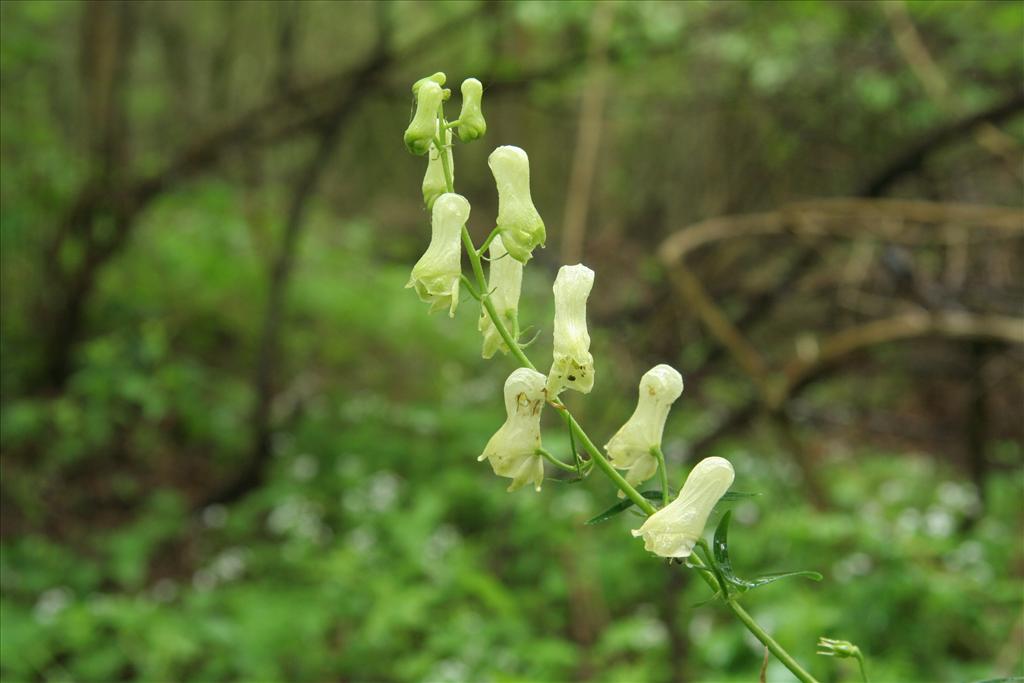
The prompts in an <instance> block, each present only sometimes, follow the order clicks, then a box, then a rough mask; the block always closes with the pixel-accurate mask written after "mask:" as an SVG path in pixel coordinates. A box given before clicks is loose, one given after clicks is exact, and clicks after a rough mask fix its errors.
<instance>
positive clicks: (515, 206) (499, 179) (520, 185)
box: [487, 145, 547, 263]
mask: <svg viewBox="0 0 1024 683" xmlns="http://www.w3.org/2000/svg"><path fill="white" fill-rule="evenodd" d="M487 165H488V166H490V167H491V173H492V174H493V175H494V182H495V184H496V185H497V186H498V221H497V223H498V230H500V231H501V237H502V240H503V241H504V242H505V248H506V249H508V253H509V254H511V255H512V258H514V259H515V260H516V261H519V262H520V263H526V262H527V261H528V260H530V257H531V256H532V255H533V250H534V248H535V247H537V246H538V245H539V246H544V240H545V239H546V237H547V236H546V233H545V232H544V221H542V220H541V218H540V214H539V213H537V209H536V208H534V206H533V199H532V198H531V197H530V160H529V158H528V157H527V156H526V152H524V151H523V150H521V149H519V148H518V147H512V146H511V145H506V146H504V147H498V148H497V149H496V150H494V151H493V152H491V156H489V157H488V158H487Z"/></svg>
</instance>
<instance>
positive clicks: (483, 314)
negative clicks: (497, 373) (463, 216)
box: [477, 235, 523, 358]
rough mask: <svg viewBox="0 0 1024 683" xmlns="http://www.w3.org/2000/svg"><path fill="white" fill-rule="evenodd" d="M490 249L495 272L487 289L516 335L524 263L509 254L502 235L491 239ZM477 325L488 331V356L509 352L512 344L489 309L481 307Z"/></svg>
mask: <svg viewBox="0 0 1024 683" xmlns="http://www.w3.org/2000/svg"><path fill="white" fill-rule="evenodd" d="M489 253H490V256H491V272H490V277H489V278H488V281H487V289H488V291H489V292H490V296H491V302H492V303H493V304H494V310H496V311H497V312H498V316H499V317H500V318H501V321H502V322H503V323H504V324H505V328H506V329H507V330H508V331H509V332H511V333H512V337H513V338H516V337H518V336H519V320H518V319H519V291H520V289H521V287H522V284H523V264H522V263H520V262H519V261H516V260H515V259H514V258H512V257H511V256H509V255H508V251H506V249H505V244H504V243H503V242H502V241H501V235H498V236H497V237H495V238H494V239H493V240H492V241H491V248H490V252H489ZM477 327H478V328H479V330H480V331H481V332H483V333H484V350H483V356H484V358H490V357H492V356H493V355H494V352H495V351H498V350H500V351H501V352H502V353H508V352H509V348H508V345H507V344H506V343H505V341H504V340H503V339H502V338H501V335H500V334H498V329H497V328H496V327H495V326H494V323H493V322H491V316H490V314H488V313H487V309H482V310H481V311H480V323H479V324H478V326H477Z"/></svg>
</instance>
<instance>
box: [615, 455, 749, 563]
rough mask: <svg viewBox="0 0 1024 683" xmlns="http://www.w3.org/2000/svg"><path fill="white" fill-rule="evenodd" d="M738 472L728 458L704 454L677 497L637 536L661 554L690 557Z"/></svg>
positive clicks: (663, 555) (647, 546) (644, 524)
mask: <svg viewBox="0 0 1024 683" xmlns="http://www.w3.org/2000/svg"><path fill="white" fill-rule="evenodd" d="M735 476H736V474H735V472H733V469H732V465H731V464H730V463H729V461H728V460H726V459H725V458H717V457H711V458H704V459H703V460H701V461H700V462H699V463H697V465H696V466H695V467H694V468H693V470H692V471H691V472H690V476H688V477H687V478H686V483H685V484H683V490H682V491H680V492H679V497H678V498H676V499H675V500H674V501H672V502H671V503H669V504H668V505H666V506H665V507H663V508H662V509H660V510H658V511H657V512H655V513H654V514H653V515H651V516H650V517H648V518H647V521H645V522H644V523H643V525H641V527H640V528H639V529H633V531H632V533H633V535H634V536H643V537H644V548H645V549H646V550H649V551H651V552H653V553H654V554H655V555H660V556H661V557H689V555H690V553H691V551H692V550H693V546H694V545H695V544H696V543H697V541H698V540H699V539H700V535H701V534H702V533H703V532H704V525H705V524H706V523H707V521H708V515H710V514H711V509H712V508H713V507H715V503H717V502H718V500H719V499H720V498H721V497H722V496H723V495H725V492H726V491H728V490H729V487H730V486H731V485H732V480H733V479H734V478H735Z"/></svg>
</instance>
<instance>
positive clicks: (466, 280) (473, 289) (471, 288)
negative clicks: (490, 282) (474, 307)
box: [459, 275, 480, 301]
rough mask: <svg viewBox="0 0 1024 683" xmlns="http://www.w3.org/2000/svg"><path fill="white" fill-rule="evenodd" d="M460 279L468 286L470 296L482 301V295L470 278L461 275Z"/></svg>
mask: <svg viewBox="0 0 1024 683" xmlns="http://www.w3.org/2000/svg"><path fill="white" fill-rule="evenodd" d="M459 279H460V280H461V281H462V284H464V285H466V289H468V290H469V295H470V296H471V297H473V298H474V299H476V300H477V301H480V293H479V292H477V291H476V287H474V286H473V283H472V282H470V281H469V278H468V277H466V276H465V275H460V276H459Z"/></svg>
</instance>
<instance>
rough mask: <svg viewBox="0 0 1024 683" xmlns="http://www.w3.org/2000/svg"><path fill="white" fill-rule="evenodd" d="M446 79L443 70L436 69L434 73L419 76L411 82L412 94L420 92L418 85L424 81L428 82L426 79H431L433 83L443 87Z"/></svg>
mask: <svg viewBox="0 0 1024 683" xmlns="http://www.w3.org/2000/svg"><path fill="white" fill-rule="evenodd" d="M446 80H448V77H447V76H445V75H444V72H443V71H438V72H437V73H436V74H431V75H429V76H427V77H425V78H421V79H420V80H418V81H416V82H415V83H413V84H412V94H413V95H418V94H419V92H420V86H421V85H423V84H424V83H426V82H428V81H432V82H434V83H437V84H438V85H439V86H441V87H444V83H445V81H446Z"/></svg>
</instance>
